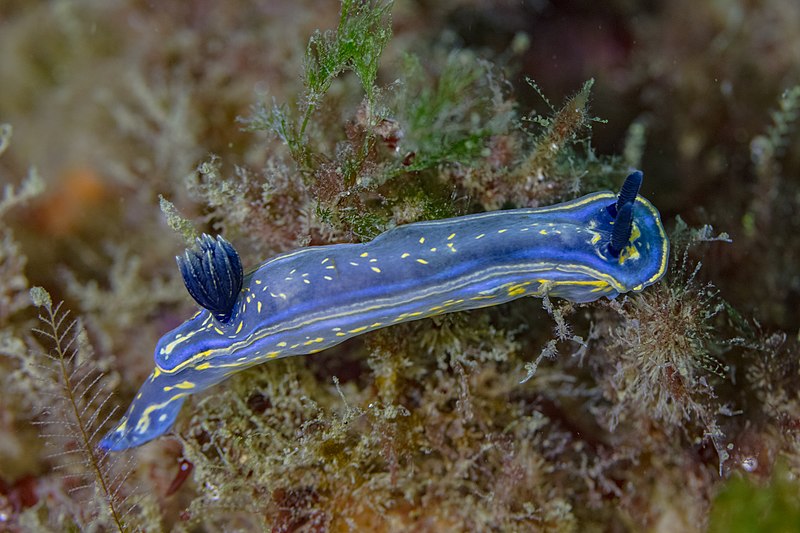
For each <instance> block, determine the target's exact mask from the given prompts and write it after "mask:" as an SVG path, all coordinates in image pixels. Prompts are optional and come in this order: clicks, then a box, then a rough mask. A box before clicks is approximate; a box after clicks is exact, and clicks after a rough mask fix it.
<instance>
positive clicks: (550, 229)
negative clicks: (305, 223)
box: [100, 171, 669, 450]
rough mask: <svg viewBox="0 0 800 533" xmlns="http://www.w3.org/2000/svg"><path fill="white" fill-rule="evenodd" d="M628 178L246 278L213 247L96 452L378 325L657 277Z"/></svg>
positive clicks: (660, 264)
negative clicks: (223, 386) (224, 384)
mask: <svg viewBox="0 0 800 533" xmlns="http://www.w3.org/2000/svg"><path fill="white" fill-rule="evenodd" d="M641 183H642V173H641V172H639V171H635V172H632V173H631V174H630V175H629V176H628V177H627V179H626V180H625V183H624V184H623V186H622V188H621V190H620V192H619V194H614V193H613V192H610V191H604V192H596V193H593V194H589V195H587V196H584V197H582V198H578V199H575V200H572V201H569V202H565V203H561V204H556V205H551V206H548V207H539V208H529V209H512V210H505V211H494V212H488V213H480V214H474V215H467V216H462V217H457V218H450V219H445V220H433V221H427V222H418V223H414V224H408V225H404V226H398V227H395V228H393V229H391V230H389V231H387V232H385V233H383V234H381V235H379V236H378V237H377V238H375V239H374V240H372V241H371V242H367V243H362V244H336V245H330V246H312V247H307V248H301V249H299V250H294V251H291V252H287V253H284V254H281V255H278V256H277V257H273V258H271V259H269V260H267V261H266V262H264V263H263V264H261V265H260V266H258V267H256V268H255V270H253V271H251V272H249V273H248V274H246V275H245V274H244V273H243V270H242V265H241V262H240V260H239V255H238V254H237V253H236V250H235V249H234V248H233V246H231V244H230V243H228V242H227V241H226V240H224V239H223V238H222V237H217V238H216V239H213V238H211V237H209V236H208V235H203V237H202V238H200V239H198V242H197V244H196V246H195V247H194V248H193V249H189V250H187V251H186V253H185V254H184V255H183V256H179V257H178V258H177V260H178V266H179V268H180V271H181V274H182V275H183V280H184V282H185V284H186V288H187V290H188V292H189V294H191V296H192V297H193V298H194V299H195V300H196V302H197V303H198V304H199V305H200V307H201V308H202V309H201V310H200V311H199V312H198V313H197V314H195V315H194V316H193V317H192V318H190V319H189V320H187V321H186V322H184V323H183V324H182V325H180V326H178V327H177V328H175V329H174V330H172V331H170V332H169V333H167V334H166V335H164V336H163V337H162V338H161V339H160V340H159V342H158V344H157V345H156V349H155V369H154V370H153V373H152V374H151V375H150V377H149V378H148V379H147V380H146V381H145V383H144V385H142V387H141V388H140V390H139V392H138V394H136V397H135V398H134V400H133V402H132V403H131V405H130V407H129V408H128V411H127V412H126V413H125V415H124V416H123V417H122V418H121V420H120V421H119V423H118V424H117V426H116V427H115V428H114V429H113V430H112V431H110V432H109V433H108V434H107V435H106V436H105V437H104V439H103V440H102V442H101V443H100V446H101V447H102V448H104V449H107V450H124V449H126V448H131V447H134V446H139V445H141V444H143V443H145V442H148V441H150V440H152V439H154V438H156V437H158V436H159V435H162V434H163V433H165V432H166V431H167V430H169V428H170V427H171V426H172V424H173V422H174V421H175V418H176V417H177V416H178V412H179V411H180V409H181V405H182V404H183V402H184V401H185V400H186V398H187V397H188V396H189V395H190V394H195V393H198V392H200V391H203V390H206V389H208V388H209V387H211V386H213V385H216V384H217V383H219V382H221V381H223V380H224V379H226V378H227V377H228V376H230V375H231V374H234V373H236V372H239V371H241V370H243V369H246V368H248V367H251V366H253V365H257V364H260V363H263V362H264V361H268V360H270V359H278V358H281V357H290V356H293V355H302V354H312V353H316V352H320V351H322V350H325V349H326V348H330V347H331V346H335V345H337V344H339V343H341V342H343V341H345V340H347V339H349V338H351V337H354V336H356V335H360V334H362V333H366V332H368V331H374V330H376V329H379V328H384V327H388V326H391V325H393V324H399V323H402V322H408V321H411V320H419V319H423V318H427V317H431V316H434V315H440V314H443V313H454V312H457V311H463V310H466V309H475V308H479V307H486V306H490V305H498V304H502V303H504V302H508V301H510V300H514V299H516V298H520V297H523V296H539V297H541V296H543V295H545V294H547V295H548V296H550V297H559V298H564V299H566V300H570V301H572V302H579V303H582V302H591V301H594V300H597V299H598V298H600V297H603V296H605V297H607V298H614V297H615V296H617V295H618V294H622V293H626V292H630V291H633V292H637V291H641V290H642V289H644V288H645V287H647V286H648V285H651V284H652V283H655V282H656V281H657V280H658V279H659V278H661V276H663V275H664V272H665V270H666V268H667V257H668V255H669V241H668V239H667V236H666V233H665V232H664V227H663V225H662V224H661V218H660V216H659V213H658V210H656V208H655V207H654V206H653V205H652V204H651V203H650V202H649V201H647V200H646V199H644V198H642V197H641V196H639V195H638V193H639V188H640V186H641Z"/></svg>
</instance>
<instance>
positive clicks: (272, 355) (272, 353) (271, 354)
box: [267, 352, 281, 358]
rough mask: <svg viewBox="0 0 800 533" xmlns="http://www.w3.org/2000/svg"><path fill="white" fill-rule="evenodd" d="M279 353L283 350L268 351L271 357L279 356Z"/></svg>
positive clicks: (268, 355)
mask: <svg viewBox="0 0 800 533" xmlns="http://www.w3.org/2000/svg"><path fill="white" fill-rule="evenodd" d="M279 353H281V352H269V353H267V357H269V358H273V357H277V356H278V354H279Z"/></svg>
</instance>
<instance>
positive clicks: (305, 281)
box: [303, 279, 311, 285]
mask: <svg viewBox="0 0 800 533" xmlns="http://www.w3.org/2000/svg"><path fill="white" fill-rule="evenodd" d="M303 283H308V284H309V285H310V284H311V282H310V281H308V280H307V279H304V280H303Z"/></svg>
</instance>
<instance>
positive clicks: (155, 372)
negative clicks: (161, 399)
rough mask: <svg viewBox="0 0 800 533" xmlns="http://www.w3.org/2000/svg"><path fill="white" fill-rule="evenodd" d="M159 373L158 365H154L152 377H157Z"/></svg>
mask: <svg viewBox="0 0 800 533" xmlns="http://www.w3.org/2000/svg"><path fill="white" fill-rule="evenodd" d="M160 375H161V369H160V368H158V367H155V369H153V377H154V378H157V377H158V376H160Z"/></svg>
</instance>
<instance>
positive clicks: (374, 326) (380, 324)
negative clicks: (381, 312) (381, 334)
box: [369, 322, 383, 328]
mask: <svg viewBox="0 0 800 533" xmlns="http://www.w3.org/2000/svg"><path fill="white" fill-rule="evenodd" d="M382 325H383V322H375V323H373V324H370V325H369V327H371V328H377V327H378V326H382Z"/></svg>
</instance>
